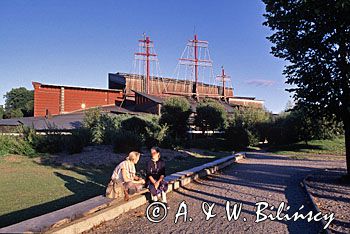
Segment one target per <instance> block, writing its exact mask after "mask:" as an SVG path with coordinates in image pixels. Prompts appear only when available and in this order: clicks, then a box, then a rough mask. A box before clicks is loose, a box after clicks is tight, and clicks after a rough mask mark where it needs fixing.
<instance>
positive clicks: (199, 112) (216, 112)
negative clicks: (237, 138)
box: [195, 99, 227, 134]
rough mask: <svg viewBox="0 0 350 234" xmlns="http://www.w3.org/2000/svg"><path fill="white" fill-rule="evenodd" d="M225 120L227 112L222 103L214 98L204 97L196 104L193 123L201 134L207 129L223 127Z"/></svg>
mask: <svg viewBox="0 0 350 234" xmlns="http://www.w3.org/2000/svg"><path fill="white" fill-rule="evenodd" d="M226 121H227V112H226V110H225V108H224V106H223V105H222V104H220V103H219V102H217V101H215V100H210V99H204V100H203V101H202V102H200V103H199V104H198V105H197V108H196V117H195V124H196V126H197V127H199V128H200V129H201V130H202V132H203V134H204V133H205V131H207V130H212V131H213V130H217V129H220V128H224V127H225V126H226V123H227V122H226Z"/></svg>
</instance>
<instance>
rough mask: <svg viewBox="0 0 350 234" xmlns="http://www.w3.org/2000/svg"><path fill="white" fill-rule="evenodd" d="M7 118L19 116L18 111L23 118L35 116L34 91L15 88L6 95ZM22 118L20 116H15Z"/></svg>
mask: <svg viewBox="0 0 350 234" xmlns="http://www.w3.org/2000/svg"><path fill="white" fill-rule="evenodd" d="M4 98H5V110H6V112H7V113H8V114H7V115H6V116H13V115H14V114H15V115H18V110H20V111H21V112H22V116H33V113H34V91H33V90H27V89H26V88H24V87H20V88H13V89H11V91H9V92H7V93H6V94H5V95H4ZM14 117H20V116H14Z"/></svg>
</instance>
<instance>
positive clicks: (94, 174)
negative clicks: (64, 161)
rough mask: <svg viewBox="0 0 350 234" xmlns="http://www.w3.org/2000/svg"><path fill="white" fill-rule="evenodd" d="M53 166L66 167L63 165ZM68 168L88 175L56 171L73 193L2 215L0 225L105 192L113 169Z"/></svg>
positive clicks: (18, 220) (10, 223)
mask: <svg viewBox="0 0 350 234" xmlns="http://www.w3.org/2000/svg"><path fill="white" fill-rule="evenodd" d="M49 166H51V165H49ZM52 167H54V168H60V169H66V168H64V167H61V166H52ZM68 170H71V171H74V172H77V173H78V174H81V175H84V176H86V179H84V180H80V179H77V178H75V177H73V176H69V175H64V174H62V173H60V172H54V174H55V175H56V176H57V177H59V178H61V179H62V180H64V181H65V187H66V188H67V189H68V190H69V191H71V192H72V193H73V194H72V195H69V196H65V197H62V198H59V199H57V200H54V201H50V202H46V203H43V204H39V205H35V206H32V207H29V208H26V209H22V210H18V211H15V212H11V213H8V214H5V215H2V216H0V227H5V226H9V225H12V224H15V223H18V222H21V221H24V220H27V219H30V218H34V217H37V216H40V215H43V214H46V213H50V212H53V211H55V210H59V209H62V208H65V207H67V206H71V205H74V204H76V203H79V202H82V201H84V200H87V199H89V198H92V197H95V196H98V195H100V194H103V193H104V192H105V185H106V184H107V183H108V181H109V178H110V175H111V170H113V168H107V167H106V168H93V167H91V166H88V167H85V168H82V167H73V168H69V169H68ZM33 196H35V194H33Z"/></svg>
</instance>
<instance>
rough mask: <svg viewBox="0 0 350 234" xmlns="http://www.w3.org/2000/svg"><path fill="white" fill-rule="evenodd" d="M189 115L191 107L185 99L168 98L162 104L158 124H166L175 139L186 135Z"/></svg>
mask: <svg viewBox="0 0 350 234" xmlns="http://www.w3.org/2000/svg"><path fill="white" fill-rule="evenodd" d="M190 114H191V106H190V103H189V102H188V100H187V99H186V98H184V97H169V98H167V99H165V101H164V103H163V106H162V109H161V117H160V120H159V122H160V124H162V125H164V124H166V125H167V126H168V128H169V133H170V134H172V135H173V136H174V137H175V138H176V139H177V138H178V137H184V136H185V135H186V132H187V129H188V118H189V116H190Z"/></svg>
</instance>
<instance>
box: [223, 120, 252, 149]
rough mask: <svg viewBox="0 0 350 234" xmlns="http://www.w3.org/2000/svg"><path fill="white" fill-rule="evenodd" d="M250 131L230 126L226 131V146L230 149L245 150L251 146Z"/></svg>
mask: <svg viewBox="0 0 350 234" xmlns="http://www.w3.org/2000/svg"><path fill="white" fill-rule="evenodd" d="M248 132H249V131H248V130H247V129H245V128H243V127H242V126H235V125H230V126H229V127H228V128H227V129H226V131H225V139H226V145H227V147H228V148H230V149H235V150H237V149H243V148H245V147H247V146H249V143H250V142H249V140H250V139H249V133H248Z"/></svg>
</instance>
